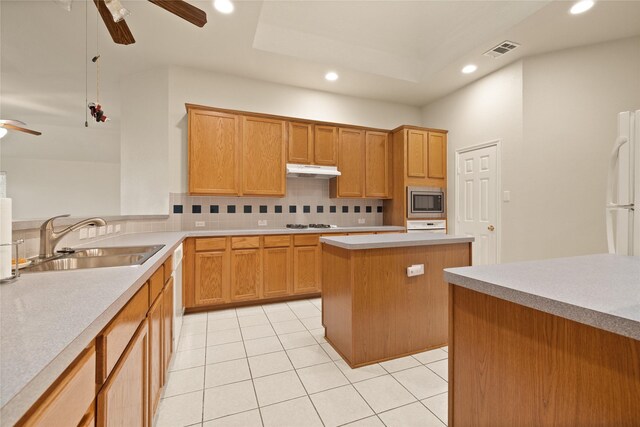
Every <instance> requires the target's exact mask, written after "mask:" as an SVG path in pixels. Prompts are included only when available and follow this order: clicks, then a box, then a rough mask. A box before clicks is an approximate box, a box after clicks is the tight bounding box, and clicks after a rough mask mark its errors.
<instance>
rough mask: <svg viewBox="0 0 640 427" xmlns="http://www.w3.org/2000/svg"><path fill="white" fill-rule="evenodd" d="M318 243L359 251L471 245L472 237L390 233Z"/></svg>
mask: <svg viewBox="0 0 640 427" xmlns="http://www.w3.org/2000/svg"><path fill="white" fill-rule="evenodd" d="M320 242H322V243H326V244H327V245H332V246H337V247H339V248H343V249H349V250H361V249H380V248H403V247H411V246H431V245H449V244H455V243H471V242H473V236H456V235H451V234H436V233H412V234H408V233H390V234H373V235H362V236H337V237H321V238H320Z"/></svg>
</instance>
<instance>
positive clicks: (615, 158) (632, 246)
mask: <svg viewBox="0 0 640 427" xmlns="http://www.w3.org/2000/svg"><path fill="white" fill-rule="evenodd" d="M606 222H607V224H606V225H607V245H608V248H609V253H612V254H618V255H633V256H638V257H640V110H638V111H635V112H633V111H625V112H622V113H619V114H618V136H617V138H616V140H615V143H614V145H613V151H612V153H611V158H610V161H609V177H608V183H607V206H606Z"/></svg>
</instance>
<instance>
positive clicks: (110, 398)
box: [96, 322, 149, 427]
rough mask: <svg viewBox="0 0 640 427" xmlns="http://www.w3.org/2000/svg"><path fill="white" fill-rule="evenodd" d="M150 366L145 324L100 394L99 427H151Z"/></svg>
mask: <svg viewBox="0 0 640 427" xmlns="http://www.w3.org/2000/svg"><path fill="white" fill-rule="evenodd" d="M148 362H149V327H148V324H147V322H142V324H141V325H140V327H139V328H138V330H137V331H136V333H135V335H134V336H133V338H132V340H131V342H130V343H129V346H128V347H127V349H126V350H125V352H124V354H123V355H122V357H121V358H120V360H119V361H118V364H117V365H116V367H115V368H114V370H113V372H112V373H111V375H110V376H109V378H108V380H107V382H106V383H105V384H104V386H103V387H102V390H100V393H98V402H97V404H98V415H97V420H96V421H97V423H96V424H97V426H98V427H102V426H127V427H146V426H148V425H149V418H148V416H149V411H148V403H147V402H148V385H149V376H148Z"/></svg>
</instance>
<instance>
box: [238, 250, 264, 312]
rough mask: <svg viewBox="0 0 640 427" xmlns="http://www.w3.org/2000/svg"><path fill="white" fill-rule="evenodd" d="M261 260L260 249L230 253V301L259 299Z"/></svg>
mask: <svg viewBox="0 0 640 427" xmlns="http://www.w3.org/2000/svg"><path fill="white" fill-rule="evenodd" d="M261 284H262V258H261V256H260V249H239V250H233V251H231V301H244V300H252V299H258V298H260V288H261Z"/></svg>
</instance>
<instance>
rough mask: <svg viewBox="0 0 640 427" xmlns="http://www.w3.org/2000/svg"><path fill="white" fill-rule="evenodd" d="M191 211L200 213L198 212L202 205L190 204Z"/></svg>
mask: <svg viewBox="0 0 640 427" xmlns="http://www.w3.org/2000/svg"><path fill="white" fill-rule="evenodd" d="M191 213H192V214H200V213H202V206H201V205H192V206H191Z"/></svg>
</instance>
